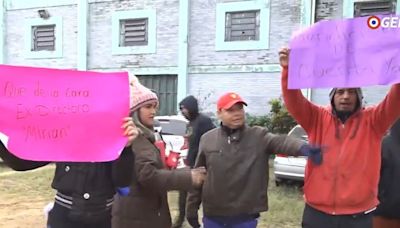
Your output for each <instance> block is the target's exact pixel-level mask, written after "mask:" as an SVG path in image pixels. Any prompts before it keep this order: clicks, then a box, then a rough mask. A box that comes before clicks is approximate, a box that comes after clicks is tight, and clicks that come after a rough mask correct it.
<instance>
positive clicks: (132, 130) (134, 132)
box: [122, 117, 139, 147]
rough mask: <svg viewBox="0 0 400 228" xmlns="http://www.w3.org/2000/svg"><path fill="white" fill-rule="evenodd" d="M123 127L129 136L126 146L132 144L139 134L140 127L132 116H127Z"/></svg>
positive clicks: (125, 133)
mask: <svg viewBox="0 0 400 228" xmlns="http://www.w3.org/2000/svg"><path fill="white" fill-rule="evenodd" d="M122 128H123V129H125V131H124V135H125V136H126V137H128V142H127V143H126V145H125V147H128V146H130V145H132V142H133V140H135V139H136V137H138V135H139V129H138V128H137V127H136V126H135V124H134V123H133V120H132V117H125V118H124V124H123V125H122Z"/></svg>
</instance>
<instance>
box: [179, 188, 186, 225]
mask: <svg viewBox="0 0 400 228" xmlns="http://www.w3.org/2000/svg"><path fill="white" fill-rule="evenodd" d="M186 197H187V192H185V191H179V200H178V204H179V219H180V220H182V221H184V220H185V209H186Z"/></svg>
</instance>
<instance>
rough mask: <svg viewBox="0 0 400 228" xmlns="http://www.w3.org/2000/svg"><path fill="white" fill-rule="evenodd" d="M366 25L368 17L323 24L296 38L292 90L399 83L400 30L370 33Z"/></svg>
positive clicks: (294, 42)
mask: <svg viewBox="0 0 400 228" xmlns="http://www.w3.org/2000/svg"><path fill="white" fill-rule="evenodd" d="M379 17H380V18H382V16H379ZM367 22H368V17H359V18H355V19H346V20H330V21H322V22H319V23H317V24H315V25H313V26H312V27H310V28H309V29H307V30H305V31H304V32H302V33H300V34H298V35H297V36H295V37H294V38H293V39H292V40H291V42H290V49H291V51H290V58H289V61H290V63H289V88H291V89H295V88H326V87H360V86H368V85H389V84H394V83H397V82H400V45H399V44H400V28H383V27H382V26H381V27H378V28H376V29H371V28H369V27H368V23H367Z"/></svg>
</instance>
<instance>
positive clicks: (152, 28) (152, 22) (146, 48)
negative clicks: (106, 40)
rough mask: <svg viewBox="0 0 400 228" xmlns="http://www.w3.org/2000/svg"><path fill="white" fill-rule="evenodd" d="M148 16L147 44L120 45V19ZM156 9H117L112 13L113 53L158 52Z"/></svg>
mask: <svg viewBox="0 0 400 228" xmlns="http://www.w3.org/2000/svg"><path fill="white" fill-rule="evenodd" d="M140 18H147V20H148V26H147V29H148V31H147V36H148V42H147V45H141V46H127V47H120V46H119V43H120V29H121V26H120V21H121V20H126V19H140ZM156 20H157V18H156V10H154V9H148V10H130V11H116V12H114V13H113V15H112V54H113V55H129V54H150V53H156V38H157V31H156V28H157V25H156Z"/></svg>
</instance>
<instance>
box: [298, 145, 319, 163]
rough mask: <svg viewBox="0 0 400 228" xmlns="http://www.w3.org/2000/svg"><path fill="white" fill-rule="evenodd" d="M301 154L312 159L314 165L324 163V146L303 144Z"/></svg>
mask: <svg viewBox="0 0 400 228" xmlns="http://www.w3.org/2000/svg"><path fill="white" fill-rule="evenodd" d="M300 154H301V155H303V156H307V157H308V158H309V159H311V161H312V163H314V165H321V164H322V148H321V147H316V146H310V145H308V144H305V145H303V146H302V147H301V148H300Z"/></svg>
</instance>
